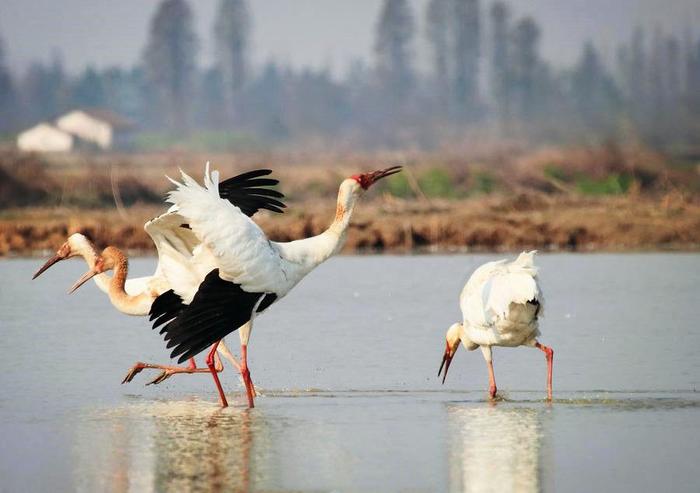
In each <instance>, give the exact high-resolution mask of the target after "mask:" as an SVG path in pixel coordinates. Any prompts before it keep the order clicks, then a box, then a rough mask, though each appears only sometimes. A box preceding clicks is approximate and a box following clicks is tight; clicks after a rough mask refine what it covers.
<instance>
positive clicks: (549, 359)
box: [535, 342, 554, 401]
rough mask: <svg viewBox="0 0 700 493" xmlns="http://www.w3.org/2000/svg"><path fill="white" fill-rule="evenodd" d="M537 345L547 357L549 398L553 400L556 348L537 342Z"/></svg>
mask: <svg viewBox="0 0 700 493" xmlns="http://www.w3.org/2000/svg"><path fill="white" fill-rule="evenodd" d="M535 347H536V348H537V349H539V350H540V351H542V352H543V353H544V355H545V357H546V358H547V399H549V400H550V401H551V400H552V367H553V366H554V350H553V349H552V348H551V347H548V346H545V345H544V344H540V343H539V342H536V343H535Z"/></svg>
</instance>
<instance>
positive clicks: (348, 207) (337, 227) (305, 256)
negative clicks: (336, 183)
mask: <svg viewBox="0 0 700 493" xmlns="http://www.w3.org/2000/svg"><path fill="white" fill-rule="evenodd" d="M356 186H357V185H356V182H355V181H354V180H345V181H344V182H343V183H342V184H341V186H340V190H339V191H338V202H337V205H336V210H335V217H334V218H333V222H331V224H330V226H329V227H328V229H326V230H325V231H324V232H323V233H321V234H319V235H317V236H313V237H311V238H306V239H304V240H297V241H292V242H289V243H282V244H278V245H279V247H280V251H281V253H282V256H283V257H284V258H285V259H286V260H288V261H290V262H293V263H294V264H296V265H297V266H299V267H301V270H300V271H299V274H300V275H302V276H303V275H305V274H306V273H308V272H310V271H311V270H312V269H313V268H314V267H316V266H317V265H319V264H320V263H321V262H323V261H324V260H326V259H328V258H329V257H331V256H333V255H335V254H336V253H338V252H339V251H340V250H341V249H342V248H343V245H345V240H346V238H347V232H348V227H349V226H350V218H351V217H352V213H353V211H354V210H355V203H356V202H357V198H358V194H357V193H353V190H354V187H356Z"/></svg>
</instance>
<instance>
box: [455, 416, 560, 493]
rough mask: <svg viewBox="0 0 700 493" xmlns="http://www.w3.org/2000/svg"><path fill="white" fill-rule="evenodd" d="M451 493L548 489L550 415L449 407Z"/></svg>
mask: <svg viewBox="0 0 700 493" xmlns="http://www.w3.org/2000/svg"><path fill="white" fill-rule="evenodd" d="M447 418H448V430H447V433H448V437H449V438H448V441H449V448H448V450H449V469H448V470H449V473H448V474H449V481H448V483H449V491H464V492H470V491H479V492H483V491H494V492H496V491H498V492H508V491H518V492H531V491H541V490H542V489H545V486H547V485H543V484H542V483H543V475H542V472H543V470H545V469H546V468H545V467H544V465H545V464H543V463H545V462H547V457H549V456H550V454H549V453H548V447H547V446H546V444H545V443H544V440H543V436H544V435H545V428H546V426H547V411H545V410H542V409H536V408H529V407H515V408H514V407H503V406H502V405H500V404H498V405H497V404H493V405H491V406H488V407H480V406H475V407H467V406H464V405H455V404H450V405H448V406H447Z"/></svg>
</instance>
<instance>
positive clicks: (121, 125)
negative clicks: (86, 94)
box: [56, 109, 134, 149]
mask: <svg viewBox="0 0 700 493" xmlns="http://www.w3.org/2000/svg"><path fill="white" fill-rule="evenodd" d="M56 126H57V127H58V128H60V129H61V130H63V131H65V132H68V133H70V134H72V135H74V136H76V137H78V138H79V139H80V140H82V141H85V142H89V143H92V144H95V145H97V146H98V147H100V148H101V149H111V148H112V147H121V146H123V145H124V144H126V142H127V140H128V138H129V136H130V135H129V134H130V133H131V132H130V131H131V130H132V129H133V127H134V125H133V124H132V123H131V122H130V121H129V120H127V119H126V118H123V117H121V116H119V115H117V114H116V113H113V112H111V111H109V110H101V109H81V110H74V111H71V112H70V113H66V114H65V115H63V116H62V117H60V118H59V119H58V120H56Z"/></svg>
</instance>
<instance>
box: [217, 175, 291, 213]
mask: <svg viewBox="0 0 700 493" xmlns="http://www.w3.org/2000/svg"><path fill="white" fill-rule="evenodd" d="M270 173H272V170H270V169H256V170H253V171H248V172H246V173H241V174H240V175H236V176H234V177H233V178H229V179H227V180H224V181H222V182H221V183H219V195H220V196H221V198H222V199H225V200H228V201H229V202H231V203H232V204H233V205H235V206H236V207H238V208H239V209H241V211H242V212H243V213H244V214H245V215H246V216H252V215H253V214H255V213H256V212H258V211H259V210H260V209H267V210H268V211H272V212H278V213H282V212H284V211H283V210H282V209H284V208H285V207H287V206H286V205H285V204H284V202H281V201H280V200H276V199H283V198H284V194H282V193H281V192H278V191H277V190H273V189H270V188H264V187H272V186H275V185H277V184H278V183H279V181H277V180H275V179H273V178H261V177H262V176H267V175H269V174H270Z"/></svg>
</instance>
